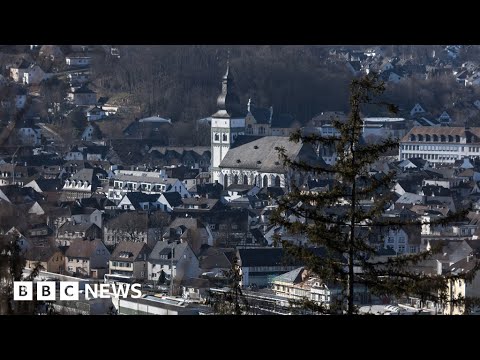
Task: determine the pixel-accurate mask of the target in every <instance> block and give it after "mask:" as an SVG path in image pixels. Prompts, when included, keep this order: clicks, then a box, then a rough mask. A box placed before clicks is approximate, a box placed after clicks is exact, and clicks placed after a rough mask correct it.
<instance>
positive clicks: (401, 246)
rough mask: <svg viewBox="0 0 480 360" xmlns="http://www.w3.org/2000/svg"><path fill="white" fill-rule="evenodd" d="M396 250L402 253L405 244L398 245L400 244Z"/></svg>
mask: <svg viewBox="0 0 480 360" xmlns="http://www.w3.org/2000/svg"><path fill="white" fill-rule="evenodd" d="M398 252H399V253H404V252H405V246H404V245H400V246H399V247H398Z"/></svg>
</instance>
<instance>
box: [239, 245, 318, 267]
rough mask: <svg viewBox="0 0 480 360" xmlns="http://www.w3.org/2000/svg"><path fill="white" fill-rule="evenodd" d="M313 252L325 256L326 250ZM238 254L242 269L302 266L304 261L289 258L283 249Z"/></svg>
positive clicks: (244, 250)
mask: <svg viewBox="0 0 480 360" xmlns="http://www.w3.org/2000/svg"><path fill="white" fill-rule="evenodd" d="M311 251H312V252H314V253H315V254H317V255H319V256H322V255H324V254H325V249H324V248H313V249H311ZM238 254H239V256H240V260H241V263H242V267H252V266H285V265H302V261H300V260H299V259H293V258H292V257H289V256H287V254H286V253H285V251H284V250H283V249H281V248H251V249H238Z"/></svg>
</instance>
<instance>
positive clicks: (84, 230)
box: [56, 221, 102, 246]
mask: <svg viewBox="0 0 480 360" xmlns="http://www.w3.org/2000/svg"><path fill="white" fill-rule="evenodd" d="M101 237H102V230H101V229H100V228H99V227H98V226H97V225H95V224H92V223H80V224H76V223H74V222H73V221H67V222H65V223H64V224H63V225H62V226H60V227H59V228H58V233H57V238H56V241H57V244H59V245H62V246H68V245H70V244H71V243H72V242H73V241H75V240H76V239H100V238H101Z"/></svg>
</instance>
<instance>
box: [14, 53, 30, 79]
mask: <svg viewBox="0 0 480 360" xmlns="http://www.w3.org/2000/svg"><path fill="white" fill-rule="evenodd" d="M29 66H30V63H29V62H28V61H26V60H25V59H20V60H19V61H17V63H16V64H14V65H13V66H12V67H10V77H11V78H12V79H13V81H15V82H17V83H23V75H24V74H25V72H26V71H27V70H28V68H29Z"/></svg>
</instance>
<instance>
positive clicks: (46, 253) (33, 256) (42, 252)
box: [25, 244, 60, 270]
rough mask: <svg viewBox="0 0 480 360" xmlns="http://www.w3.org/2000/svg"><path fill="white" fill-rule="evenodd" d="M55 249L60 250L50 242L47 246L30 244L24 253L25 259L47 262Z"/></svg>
mask: <svg viewBox="0 0 480 360" xmlns="http://www.w3.org/2000/svg"><path fill="white" fill-rule="evenodd" d="M57 251H60V250H59V249H58V248H57V247H55V246H53V245H50V244H47V246H32V247H31V248H30V249H28V251H27V253H26V254H25V259H26V260H29V261H40V262H47V261H48V260H50V258H51V257H52V256H53V255H54V254H55V252H57ZM45 270H46V269H45Z"/></svg>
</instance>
